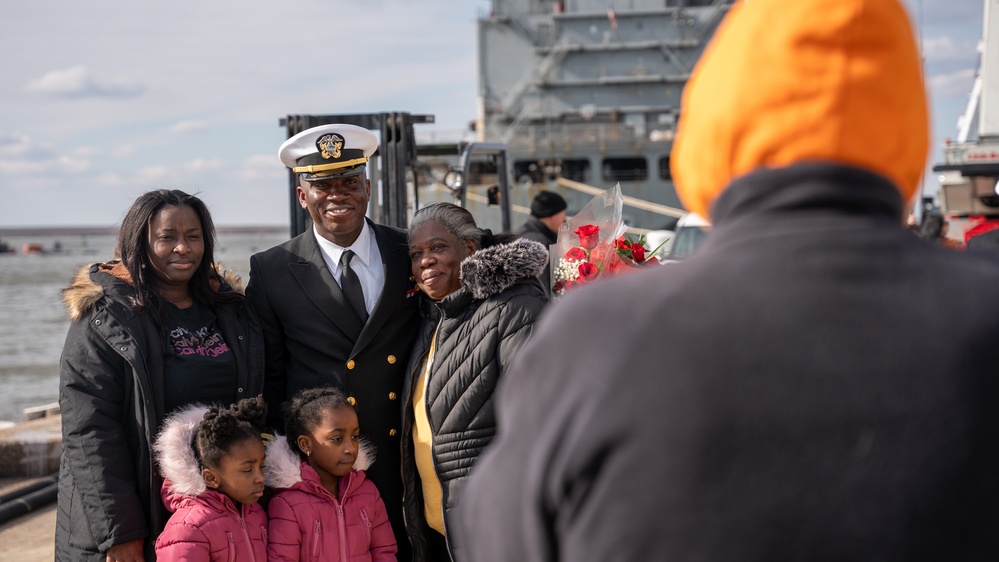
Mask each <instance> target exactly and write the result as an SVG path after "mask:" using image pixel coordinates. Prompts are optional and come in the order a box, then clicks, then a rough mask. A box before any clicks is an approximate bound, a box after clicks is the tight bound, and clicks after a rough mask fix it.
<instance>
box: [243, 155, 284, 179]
mask: <svg viewBox="0 0 999 562" xmlns="http://www.w3.org/2000/svg"><path fill="white" fill-rule="evenodd" d="M285 170H287V168H285V167H284V164H282V163H281V161H280V160H278V159H277V156H276V155H271V154H254V155H253V156H250V157H249V158H247V159H246V160H244V161H243V164H242V165H241V166H240V167H239V170H238V171H237V172H236V176H237V177H238V178H239V179H241V180H243V181H257V180H267V181H276V182H279V183H280V182H281V181H287V179H288V176H287V175H285Z"/></svg>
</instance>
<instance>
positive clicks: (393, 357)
mask: <svg viewBox="0 0 999 562" xmlns="http://www.w3.org/2000/svg"><path fill="white" fill-rule="evenodd" d="M388 362H389V365H395V355H389V356H388Z"/></svg>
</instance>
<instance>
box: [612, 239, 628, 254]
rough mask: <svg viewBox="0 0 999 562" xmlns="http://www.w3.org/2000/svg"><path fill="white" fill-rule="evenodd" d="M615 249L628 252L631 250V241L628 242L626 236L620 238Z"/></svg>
mask: <svg viewBox="0 0 999 562" xmlns="http://www.w3.org/2000/svg"><path fill="white" fill-rule="evenodd" d="M614 249H616V250H617V251H619V252H627V251H629V250H631V240H628V239H627V238H625V237H624V236H622V237H620V238H618V239H617V244H616V245H615V248H614Z"/></svg>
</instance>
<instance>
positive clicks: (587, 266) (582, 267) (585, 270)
mask: <svg viewBox="0 0 999 562" xmlns="http://www.w3.org/2000/svg"><path fill="white" fill-rule="evenodd" d="M597 273H600V269H599V268H598V267H597V266H595V265H593V264H592V263H590V262H583V263H581V264H579V278H578V279H577V281H579V282H583V281H590V280H592V279H594V278H596V276H597Z"/></svg>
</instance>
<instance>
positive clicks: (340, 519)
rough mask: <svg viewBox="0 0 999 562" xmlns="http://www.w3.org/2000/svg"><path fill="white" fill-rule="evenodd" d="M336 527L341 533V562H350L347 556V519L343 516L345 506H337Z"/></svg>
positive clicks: (338, 504)
mask: <svg viewBox="0 0 999 562" xmlns="http://www.w3.org/2000/svg"><path fill="white" fill-rule="evenodd" d="M336 526H337V527H338V528H339V529H338V530H339V532H340V561H341V562H349V561H350V557H348V556H347V518H346V517H345V516H344V514H343V505H342V504H340V503H337V504H336Z"/></svg>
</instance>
